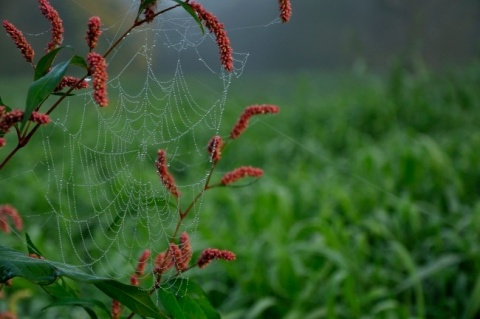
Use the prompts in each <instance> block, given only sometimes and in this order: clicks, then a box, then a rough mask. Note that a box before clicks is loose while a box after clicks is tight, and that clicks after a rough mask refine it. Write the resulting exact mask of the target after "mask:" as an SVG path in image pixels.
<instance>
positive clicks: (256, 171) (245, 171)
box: [220, 166, 263, 185]
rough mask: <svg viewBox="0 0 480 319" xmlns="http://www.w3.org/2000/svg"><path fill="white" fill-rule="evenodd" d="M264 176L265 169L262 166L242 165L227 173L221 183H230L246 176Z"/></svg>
mask: <svg viewBox="0 0 480 319" xmlns="http://www.w3.org/2000/svg"><path fill="white" fill-rule="evenodd" d="M262 176H263V170H262V169H260V168H256V167H251V166H242V167H239V168H236V169H234V170H233V171H231V172H228V173H227V174H225V175H223V177H222V179H221V181H220V183H221V184H222V185H229V184H232V183H235V182H236V181H238V180H239V179H242V178H245V177H256V178H259V177H262Z"/></svg>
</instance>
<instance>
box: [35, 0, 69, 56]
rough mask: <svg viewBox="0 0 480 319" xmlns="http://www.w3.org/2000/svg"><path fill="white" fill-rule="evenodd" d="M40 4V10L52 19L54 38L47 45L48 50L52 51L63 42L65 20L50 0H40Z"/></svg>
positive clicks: (49, 19)
mask: <svg viewBox="0 0 480 319" xmlns="http://www.w3.org/2000/svg"><path fill="white" fill-rule="evenodd" d="M38 2H39V4H40V11H41V12H42V14H43V15H44V16H45V18H47V20H48V21H50V25H51V29H50V33H51V34H52V40H51V41H50V43H49V44H48V45H47V48H46V52H50V51H52V50H53V49H56V48H57V47H59V46H60V45H61V44H62V42H63V31H64V30H63V21H62V19H60V15H59V14H58V12H57V10H55V9H54V8H53V7H52V5H51V4H50V3H49V2H48V0H38Z"/></svg>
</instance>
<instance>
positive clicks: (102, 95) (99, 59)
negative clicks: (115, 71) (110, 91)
mask: <svg viewBox="0 0 480 319" xmlns="http://www.w3.org/2000/svg"><path fill="white" fill-rule="evenodd" d="M87 63H88V66H89V70H90V73H91V75H92V77H93V99H94V100H95V102H97V104H98V105H100V106H107V105H108V96H107V81H108V74H107V62H106V61H105V59H104V58H103V56H101V55H100V54H98V53H96V52H90V53H89V54H88V55H87Z"/></svg>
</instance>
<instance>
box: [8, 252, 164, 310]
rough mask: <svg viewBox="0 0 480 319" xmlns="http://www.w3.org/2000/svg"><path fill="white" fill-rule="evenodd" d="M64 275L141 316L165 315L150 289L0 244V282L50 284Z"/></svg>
mask: <svg viewBox="0 0 480 319" xmlns="http://www.w3.org/2000/svg"><path fill="white" fill-rule="evenodd" d="M61 276H63V277H67V278H70V279H72V280H73V281H76V282H79V283H84V284H93V285H95V287H97V288H98V289H99V290H101V291H102V292H103V293H105V294H106V295H107V296H109V297H110V298H113V299H116V300H118V301H120V302H121V303H122V304H124V305H125V306H127V307H128V308H130V310H132V311H133V312H135V313H137V314H138V315H140V316H145V317H153V318H163V317H165V315H163V314H161V313H160V311H159V310H158V309H157V308H156V306H155V304H154V303H153V301H152V299H151V298H150V295H149V294H148V292H147V291H145V290H143V289H140V288H138V287H134V286H130V285H126V284H123V283H121V282H118V281H115V280H112V279H109V278H105V277H99V276H94V275H90V274H87V273H84V272H82V271H80V270H78V267H74V266H71V265H66V264H62V263H59V262H53V261H48V260H45V259H36V258H31V257H28V256H27V255H25V254H23V253H21V252H18V251H15V250H12V249H9V248H7V247H4V246H1V245H0V283H4V282H6V281H7V280H9V279H10V278H13V277H23V278H25V279H27V280H29V281H31V282H33V283H36V284H39V285H50V284H52V283H54V282H55V280H56V279H57V278H59V277H61ZM55 288H58V287H55ZM47 291H48V289H47Z"/></svg>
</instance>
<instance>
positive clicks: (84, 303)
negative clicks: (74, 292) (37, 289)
mask: <svg viewBox="0 0 480 319" xmlns="http://www.w3.org/2000/svg"><path fill="white" fill-rule="evenodd" d="M61 306H78V307H82V308H83V309H85V311H86V312H87V313H88V314H89V315H90V318H97V315H96V314H95V312H94V311H93V310H92V309H91V308H93V307H96V308H99V309H100V310H102V312H103V313H105V314H106V315H107V316H110V310H109V309H107V307H106V306H105V304H103V303H102V302H100V301H98V300H95V299H78V298H63V299H60V300H58V301H56V302H53V303H51V304H49V305H48V306H46V307H44V308H42V310H46V309H48V308H52V307H61ZM87 309H88V310H87Z"/></svg>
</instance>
